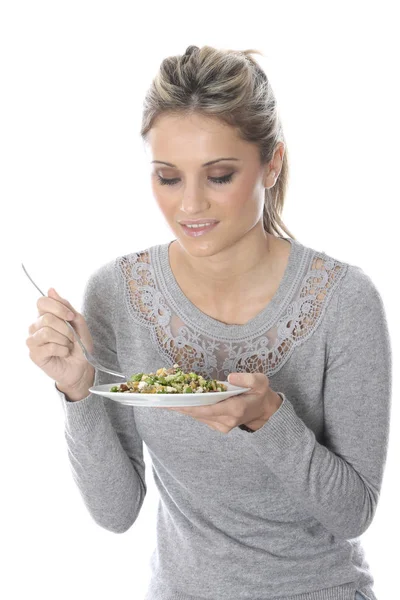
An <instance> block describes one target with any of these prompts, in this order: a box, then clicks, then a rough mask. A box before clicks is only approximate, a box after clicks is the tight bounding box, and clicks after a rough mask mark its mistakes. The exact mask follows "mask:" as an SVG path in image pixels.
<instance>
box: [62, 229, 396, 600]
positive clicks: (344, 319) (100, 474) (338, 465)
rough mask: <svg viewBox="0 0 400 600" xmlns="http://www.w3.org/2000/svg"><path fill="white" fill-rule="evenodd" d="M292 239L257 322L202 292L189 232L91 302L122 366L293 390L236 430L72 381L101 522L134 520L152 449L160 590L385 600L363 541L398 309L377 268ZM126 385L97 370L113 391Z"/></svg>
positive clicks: (120, 525)
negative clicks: (224, 316) (195, 288)
mask: <svg viewBox="0 0 400 600" xmlns="http://www.w3.org/2000/svg"><path fill="white" fill-rule="evenodd" d="M289 241H291V244H292V246H291V253H290V257H289V262H288V265H287V268H286V271H285V273H284V276H283V279H282V281H281V283H280V286H279V289H278V290H277V292H276V294H275V295H274V297H273V298H272V300H271V302H270V303H269V304H268V305H267V306H265V308H264V309H263V310H262V311H261V312H259V313H258V314H257V315H256V316H255V317H254V318H253V319H251V320H250V321H248V322H247V323H246V324H245V325H229V324H226V323H223V322H222V321H218V320H216V319H213V318H212V317H210V316H209V315H207V314H205V313H203V312H202V311H201V310H200V309H198V308H197V307H196V306H195V305H194V304H193V303H192V302H190V301H189V299H188V298H187V297H186V296H185V295H184V294H183V292H182V290H181V288H180V287H179V286H178V283H177V281H176V280H175V278H174V275H173V273H172V270H171V268H170V264H169V258H168V247H169V244H170V243H171V242H168V243H166V244H161V245H156V246H152V247H150V248H148V249H146V250H143V251H139V252H134V253H132V254H128V255H125V256H120V257H118V258H116V259H114V260H112V261H110V262H109V263H107V264H105V265H103V266H101V267H100V268H98V269H97V270H96V271H95V272H94V273H92V274H91V275H90V277H89V278H88V282H87V285H86V287H85V290H84V296H83V306H82V309H81V312H82V314H83V315H84V317H85V318H86V320H87V323H88V326H89V329H90V331H91V334H92V336H93V340H94V354H95V356H97V358H98V359H99V360H100V361H101V363H102V364H104V365H105V366H109V367H110V368H111V369H117V370H119V371H122V372H124V373H127V374H133V373H138V372H146V373H148V372H154V371H156V370H157V369H159V368H161V367H171V366H173V365H174V364H175V363H178V364H179V366H181V367H182V369H183V370H184V371H185V372H189V371H195V372H197V373H199V374H202V375H203V376H204V377H207V378H213V379H219V380H226V379H227V376H228V374H229V373H233V372H262V373H265V374H266V375H267V376H268V378H269V380H270V385H271V387H272V389H274V390H275V391H277V392H280V393H282V394H283V403H282V404H281V406H280V408H279V409H278V410H277V411H276V412H275V413H274V414H273V416H272V417H271V418H270V419H269V420H268V421H267V422H266V423H265V425H264V426H263V427H261V428H260V429H258V430H257V431H255V432H254V433H250V432H247V431H244V430H241V429H239V428H238V427H235V428H234V429H232V430H231V431H230V432H229V433H228V434H224V433H222V432H219V431H216V430H214V429H212V428H211V427H209V426H208V425H206V424H205V423H202V422H200V421H198V420H196V419H194V418H193V417H191V416H189V415H187V414H183V413H180V412H177V411H170V410H168V409H165V410H164V409H157V410H153V409H152V408H146V407H128V406H123V405H121V404H118V403H117V402H115V401H113V400H110V399H107V398H104V397H102V396H98V395H95V394H91V395H89V396H88V397H87V398H84V399H82V400H80V401H78V402H70V401H68V400H67V398H66V397H65V395H64V394H62V393H61V392H60V391H59V390H58V389H57V387H56V386H55V389H56V391H57V393H58V394H59V396H60V398H61V401H62V406H63V409H64V414H65V437H66V442H67V446H68V456H69V460H70V464H71V469H72V475H73V478H74V481H75V482H76V484H77V486H78V488H79V490H80V493H81V495H82V498H83V500H84V502H85V505H86V507H87V509H88V511H89V513H90V514H91V516H92V518H93V519H94V520H95V522H96V523H97V524H98V525H100V527H103V528H105V529H107V530H109V531H112V532H115V533H123V532H125V531H127V530H128V529H129V528H130V527H131V526H132V525H133V524H134V522H135V520H136V518H137V517H138V514H139V511H140V509H141V506H142V503H143V501H144V498H145V495H146V481H145V463H144V460H143V442H144V443H145V444H146V447H147V448H148V451H149V454H150V456H151V461H152V473H153V477H154V481H155V484H156V486H157V488H158V490H159V494H160V498H159V505H158V511H157V545H156V549H155V550H154V553H153V554H152V556H151V559H150V565H151V571H152V577H151V581H150V584H149V589H148V593H147V595H146V598H145V600H244V599H247V600H274V599H276V600H354V596H355V591H356V590H359V591H361V592H362V593H364V594H365V595H366V596H367V597H368V598H370V599H371V600H377V598H376V596H375V594H374V591H373V581H374V580H373V576H372V574H371V572H370V568H369V565H368V562H367V561H366V558H365V556H364V551H363V548H362V545H361V543H360V536H361V535H362V534H363V533H364V532H365V531H366V530H367V529H368V527H369V526H370V524H371V522H372V519H373V518H374V514H375V511H376V508H377V503H378V499H379V494H380V489H381V484H382V478H383V473H384V467H385V463H386V456H387V445H388V436H389V419H390V409H391V378H392V374H391V368H392V367H391V342H390V337H389V332H388V325H387V321H386V315H385V310H384V305H383V302H382V299H381V296H380V294H379V292H378V291H377V289H376V287H375V285H374V284H373V282H372V281H371V279H370V278H369V277H368V275H366V274H365V273H364V271H363V270H362V269H361V268H359V267H357V266H353V265H350V264H347V263H344V262H341V261H339V260H336V259H334V258H332V257H330V256H327V255H326V254H325V253H324V252H319V251H316V250H313V249H311V248H308V247H306V246H304V245H302V244H301V243H300V242H298V241H293V240H289ZM115 381H116V378H115V377H113V376H112V375H108V374H106V373H103V372H100V371H97V370H96V378H95V385H100V384H104V383H115ZM118 383H120V381H118ZM132 597H133V598H135V595H134V593H133V596H132Z"/></svg>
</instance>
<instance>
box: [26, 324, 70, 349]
mask: <svg viewBox="0 0 400 600" xmlns="http://www.w3.org/2000/svg"><path fill="white" fill-rule="evenodd" d="M31 339H32V345H34V346H36V347H39V346H43V345H44V344H49V343H54V344H59V345H60V346H66V347H67V348H69V349H70V350H72V348H73V347H74V342H73V341H72V340H70V339H69V338H68V337H67V336H65V335H63V334H62V333H60V332H59V331H57V330H56V329H53V328H52V327H41V328H40V329H39V330H38V331H37V332H36V333H34V334H33V336H32V337H31Z"/></svg>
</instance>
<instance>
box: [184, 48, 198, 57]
mask: <svg viewBox="0 0 400 600" xmlns="http://www.w3.org/2000/svg"><path fill="white" fill-rule="evenodd" d="M197 50H200V48H199V47H198V46H188V47H187V48H186V51H185V54H184V55H183V56H187V57H189V56H192V54H193V53H194V52H197Z"/></svg>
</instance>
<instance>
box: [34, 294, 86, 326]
mask: <svg viewBox="0 0 400 600" xmlns="http://www.w3.org/2000/svg"><path fill="white" fill-rule="evenodd" d="M36 305H37V308H38V311H39V316H41V315H44V314H45V313H53V314H55V315H56V316H57V317H58V318H59V319H65V320H66V321H70V320H72V319H73V318H75V317H76V314H77V313H76V311H75V310H74V309H73V307H71V305H70V303H69V302H67V301H66V300H64V299H62V298H60V296H58V294H53V295H52V296H51V297H48V296H41V297H40V298H39V299H38V301H37V303H36ZM70 313H72V315H71V314H70Z"/></svg>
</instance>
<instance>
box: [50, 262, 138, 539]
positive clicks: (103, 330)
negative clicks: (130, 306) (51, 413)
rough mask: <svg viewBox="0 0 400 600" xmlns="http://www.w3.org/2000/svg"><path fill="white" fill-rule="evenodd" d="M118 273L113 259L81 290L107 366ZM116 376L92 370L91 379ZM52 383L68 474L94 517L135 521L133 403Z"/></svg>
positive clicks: (114, 524) (124, 524)
mask: <svg viewBox="0 0 400 600" xmlns="http://www.w3.org/2000/svg"><path fill="white" fill-rule="evenodd" d="M116 301H117V278H116V274H115V268H114V264H113V261H111V262H110V263H108V264H106V265H104V266H102V267H101V268H99V269H98V270H97V271H95V272H94V273H93V274H92V275H91V276H90V277H89V280H88V282H87V285H86V287H85V290H84V297H83V307H82V310H81V312H82V314H83V316H84V317H85V319H86V322H87V324H88V327H89V330H90V333H91V335H92V338H93V343H94V351H93V352H94V355H95V357H96V358H97V359H98V360H99V361H100V362H101V363H102V364H103V365H105V366H109V367H110V369H115V370H120V367H119V364H118V357H117V352H116V336H115V327H114V326H113V319H114V316H115V314H116ZM114 382H115V377H113V376H112V375H110V374H107V373H104V372H102V371H98V370H97V369H96V372H95V382H94V385H102V384H105V383H114ZM55 389H56V391H57V393H58V394H59V396H60V398H61V400H62V406H63V409H64V413H65V438H66V440H67V446H68V456H69V460H70V465H71V469H72V475H73V478H74V481H75V483H76V484H77V486H78V488H79V491H80V493H81V496H82V498H83V500H84V503H85V505H86V507H87V509H88V511H89V512H90V514H91V516H92V517H93V519H94V521H95V522H96V523H97V524H98V525H100V526H101V527H103V528H104V529H107V530H109V531H112V532H114V533H123V532H125V531H127V529H129V527H131V525H132V524H133V523H134V522H135V520H136V518H137V516H138V514H139V512H140V509H141V506H142V504H143V501H144V498H145V495H146V491H147V489H146V482H145V463H144V460H143V442H142V439H141V438H140V436H139V433H138V431H137V429H136V425H135V418H134V411H133V407H127V406H123V405H120V404H117V403H116V402H114V401H113V400H110V399H108V398H105V397H102V396H99V395H96V394H90V395H89V396H88V397H87V398H84V399H83V400H80V401H78V402H70V401H68V400H67V399H66V397H65V394H63V393H62V392H60V390H58V388H57V386H56V385H55Z"/></svg>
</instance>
